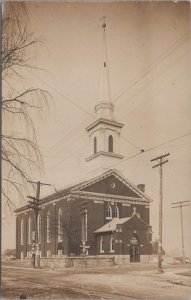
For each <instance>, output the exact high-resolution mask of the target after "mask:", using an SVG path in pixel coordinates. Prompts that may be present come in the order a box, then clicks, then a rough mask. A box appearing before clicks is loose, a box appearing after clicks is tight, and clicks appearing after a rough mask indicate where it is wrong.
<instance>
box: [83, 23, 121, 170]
mask: <svg viewBox="0 0 191 300" xmlns="http://www.w3.org/2000/svg"><path fill="white" fill-rule="evenodd" d="M102 28H103V60H102V64H101V76H100V93H99V99H98V102H97V104H96V105H95V108H94V110H95V114H96V120H95V121H94V122H92V123H91V124H90V125H89V126H88V127H86V131H87V132H88V134H89V138H90V140H91V150H92V152H91V153H90V155H89V156H88V157H87V158H86V161H88V162H89V163H92V165H93V167H97V168H101V169H102V168H108V167H109V166H110V165H112V164H115V163H116V162H117V161H119V160H121V159H123V158H124V156H122V155H121V154H120V132H121V128H122V127H123V126H124V124H122V123H119V122H117V121H116V120H115V117H114V104H113V103H112V101H111V89H110V80H109V63H108V56H107V43H106V32H105V31H106V23H105V19H104V22H103V24H102Z"/></svg>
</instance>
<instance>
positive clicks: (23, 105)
mask: <svg viewBox="0 0 191 300" xmlns="http://www.w3.org/2000/svg"><path fill="white" fill-rule="evenodd" d="M2 33H3V34H2V79H3V97H2V98H3V99H2V119H3V130H2V169H3V184H2V194H3V204H4V205H3V207H4V208H5V209H6V210H7V208H9V210H12V209H13V208H15V206H16V198H19V199H20V200H21V201H22V203H24V202H25V201H26V191H27V181H28V180H30V173H31V171H32V170H33V169H34V168H40V167H41V166H42V157H41V154H40V150H39V147H38V144H37V140H36V134H35V126H34V122H33V117H32V115H33V114H34V110H35V111H36V110H39V111H42V110H43V108H44V107H45V106H47V105H48V102H49V98H50V95H49V93H48V92H47V91H46V90H43V89H41V88H38V87H33V86H27V83H25V76H24V74H25V72H26V70H31V68H35V66H33V58H34V57H33V56H34V53H35V45H37V44H39V43H40V41H38V40H37V39H35V38H34V36H33V33H32V32H31V28H30V22H29V18H28V14H27V9H26V7H25V4H24V3H16V2H6V3H5V4H4V10H3V21H2ZM15 193H17V196H16V195H15Z"/></svg>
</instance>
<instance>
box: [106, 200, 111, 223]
mask: <svg viewBox="0 0 191 300" xmlns="http://www.w3.org/2000/svg"><path fill="white" fill-rule="evenodd" d="M106 218H108V219H112V208H111V205H110V204H108V205H107V208H106Z"/></svg>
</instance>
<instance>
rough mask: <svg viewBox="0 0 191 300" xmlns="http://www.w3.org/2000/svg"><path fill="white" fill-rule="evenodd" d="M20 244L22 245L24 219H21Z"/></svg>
mask: <svg viewBox="0 0 191 300" xmlns="http://www.w3.org/2000/svg"><path fill="white" fill-rule="evenodd" d="M21 245H24V220H23V219H22V220H21Z"/></svg>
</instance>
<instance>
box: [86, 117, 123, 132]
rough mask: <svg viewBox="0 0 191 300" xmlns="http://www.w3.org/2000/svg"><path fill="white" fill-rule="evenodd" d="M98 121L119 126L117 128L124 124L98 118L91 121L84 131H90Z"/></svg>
mask: <svg viewBox="0 0 191 300" xmlns="http://www.w3.org/2000/svg"><path fill="white" fill-rule="evenodd" d="M100 123H104V124H108V125H112V126H115V127H119V128H122V127H123V126H124V124H122V123H119V122H117V121H114V120H108V119H104V118H99V119H97V120H96V121H94V122H93V123H91V124H90V125H89V126H87V127H86V131H90V130H91V129H92V128H94V127H95V126H97V125H98V124H100Z"/></svg>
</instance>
